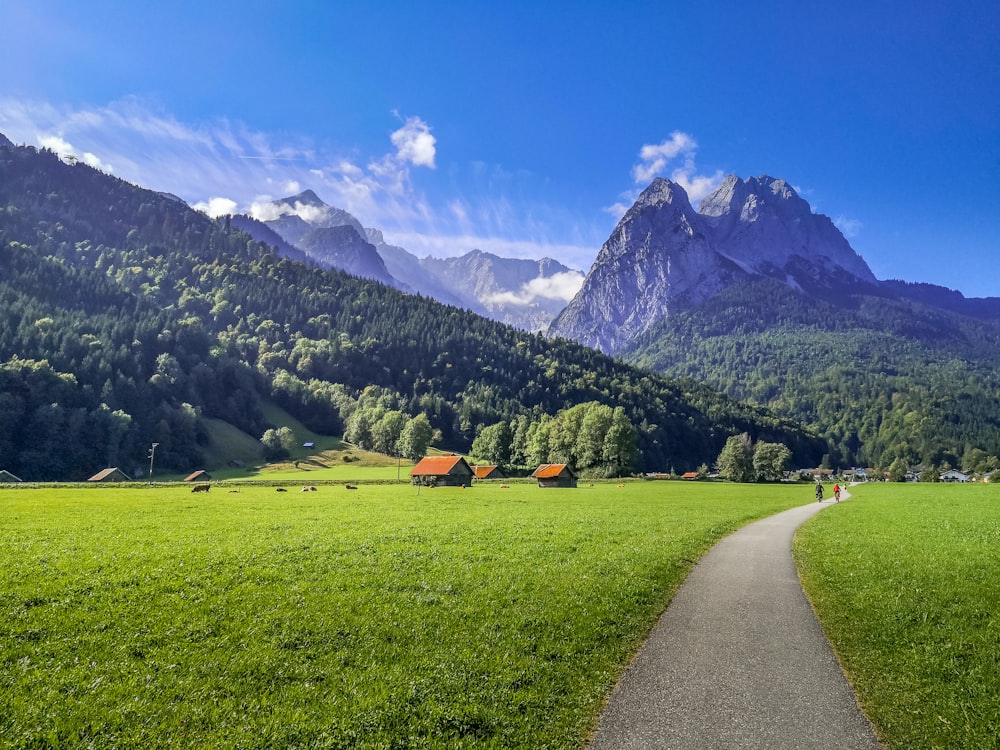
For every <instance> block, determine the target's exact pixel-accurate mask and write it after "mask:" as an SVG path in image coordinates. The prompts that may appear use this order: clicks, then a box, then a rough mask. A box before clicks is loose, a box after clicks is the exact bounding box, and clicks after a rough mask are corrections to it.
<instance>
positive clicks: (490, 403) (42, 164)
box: [0, 147, 826, 479]
mask: <svg viewBox="0 0 1000 750" xmlns="http://www.w3.org/2000/svg"><path fill="white" fill-rule="evenodd" d="M264 399H274V400H275V401H277V402H278V403H280V404H281V405H282V406H284V407H285V408H286V409H288V410H289V411H291V412H292V413H293V414H295V415H296V416H297V417H299V418H300V419H302V420H304V421H306V422H307V423H308V424H309V425H310V427H312V428H313V429H316V430H317V431H322V432H326V433H329V434H340V433H341V432H342V431H343V429H344V426H345V422H346V420H347V419H349V418H350V416H351V415H352V414H353V413H354V412H355V411H356V410H357V409H359V408H378V409H382V410H383V411H400V412H402V413H403V414H404V415H407V416H409V417H412V416H415V415H417V414H425V415H426V416H427V418H428V419H429V421H430V424H431V425H432V426H433V427H434V428H435V429H436V430H438V431H439V432H440V435H441V444H442V445H443V446H445V447H448V448H452V449H456V450H465V449H467V448H468V447H469V446H470V445H471V443H472V440H473V439H474V438H475V436H476V433H477V430H478V429H479V428H481V427H482V426H484V425H493V424H496V423H499V422H502V421H509V422H512V423H513V422H515V421H516V420H517V419H518V418H519V417H522V416H524V415H530V416H531V417H532V418H533V419H534V418H539V417H541V416H542V415H555V414H557V413H558V412H559V411H560V410H563V409H567V408H570V407H572V406H575V405H577V404H582V403H586V402H599V403H601V404H606V405H608V406H611V407H621V409H622V410H623V412H624V414H625V415H627V417H628V419H629V420H630V422H631V423H632V424H633V425H634V426H635V428H636V430H637V445H638V453H637V458H636V463H635V465H634V466H633V467H632V468H634V469H637V470H669V469H671V468H674V469H676V470H684V469H689V468H694V467H696V466H698V465H699V464H701V463H704V462H711V461H713V460H714V459H715V457H716V456H717V455H718V453H719V450H720V449H721V447H722V445H723V444H724V442H725V440H726V438H727V437H728V436H729V435H731V434H735V433H740V432H744V431H746V432H749V433H750V434H751V435H752V436H753V437H754V438H759V439H766V440H769V441H779V442H784V443H786V444H787V445H788V446H789V447H790V448H791V449H792V451H793V452H794V454H795V460H796V462H798V463H800V464H810V463H815V462H816V461H818V460H819V457H820V456H821V455H822V453H823V452H824V451H825V450H826V449H825V446H824V444H823V442H822V441H820V440H818V439H816V438H815V437H812V436H810V435H809V434H808V433H806V432H804V431H802V430H801V429H800V428H798V427H797V426H796V425H795V424H794V423H792V422H790V421H788V420H782V419H777V418H774V417H772V416H770V415H769V414H768V413H767V412H765V411H763V410H760V409H755V408H751V407H747V406H745V405H742V404H739V403H737V402H734V401H732V400H730V399H729V398H726V397H723V396H721V395H720V394H718V393H717V392H715V391H713V390H711V389H709V388H707V387H704V386H701V385H698V384H696V383H694V382H693V381H682V382H677V381H672V380H668V379H666V378H663V377H660V376H655V375H650V374H648V373H646V372H643V371H640V370H637V369H634V368H632V367H630V366H626V365H623V364H621V363H619V362H617V361H615V360H612V359H610V358H608V357H605V356H603V355H601V354H599V353H597V352H594V351H592V350H589V349H586V348H584V347H581V346H579V345H576V344H573V343H570V342H566V341H561V340H557V341H550V340H547V339H545V338H543V337H541V336H534V335H529V334H525V333H523V332H519V331H516V330H514V329H512V328H508V327H505V326H503V325H500V324H497V323H493V322H491V321H488V320H486V319H484V318H481V317H478V316H476V315H473V314H471V313H468V312H465V311H462V310H459V309H456V308H451V307H446V306H444V305H441V304H439V303H436V302H433V301H431V300H427V299H424V298H421V297H419V296H407V295H405V294H403V293H401V292H399V291H396V290H394V289H390V288H388V287H384V286H381V285H379V284H376V283H373V282H368V281H363V280H361V279H357V278H354V277H350V276H347V275H344V274H341V273H338V272H331V271H323V270H320V269H316V268H310V267H307V266H305V265H303V264H301V263H298V262H295V261H292V260H289V259H282V258H279V257H278V255H277V254H276V253H275V252H274V251H273V249H272V248H271V247H269V246H267V245H264V244H262V243H258V242H255V241H254V240H252V239H251V238H250V237H249V236H248V235H246V234H245V233H243V232H242V231H239V230H238V229H236V228H235V227H233V226H232V225H231V224H230V223H229V222H228V221H227V220H219V221H212V220H210V219H208V218H207V217H205V216H204V215H202V214H199V213H197V212H195V211H192V210H190V209H189V208H188V207H187V206H186V205H184V204H183V203H180V202H178V201H176V200H174V199H172V198H170V197H166V196H163V195H161V194H158V193H154V192H151V191H148V190H144V189H141V188H138V187H136V186H133V185H130V184H128V183H125V182H123V181H121V180H118V179H116V178H113V177H109V176H107V175H105V174H102V173H100V172H97V171H95V170H93V169H91V168H90V167H87V166H85V165H83V164H65V163H63V162H62V161H60V160H59V159H58V158H57V157H56V156H55V155H54V154H52V153H51V152H48V151H37V150H35V149H33V148H9V147H6V148H0V468H3V469H7V470H8V471H11V472H13V473H15V474H17V475H18V476H21V477H22V478H24V479H81V478H85V477H86V476H89V475H90V474H92V473H93V472H95V471H96V470H97V469H99V468H102V467H104V466H110V465H119V466H122V467H123V468H125V469H126V470H132V471H135V470H136V469H137V468H141V467H142V466H143V464H144V462H145V456H146V451H147V450H148V447H149V444H150V443H151V442H154V441H155V442H158V443H159V444H160V445H159V448H158V449H157V453H156V456H157V464H158V466H162V467H163V468H164V469H168V468H169V469H173V470H177V471H185V470H188V469H191V468H199V466H198V464H199V462H200V459H201V447H202V445H203V443H204V440H205V429H204V423H203V419H204V417H215V418H219V419H223V420H225V421H227V422H230V423H232V424H234V425H236V426H238V427H239V428H241V429H243V430H244V431H246V432H248V433H250V434H252V435H254V436H255V437H258V436H260V435H261V434H262V433H263V432H264V431H265V430H266V429H268V428H269V427H272V426H273V425H269V424H268V423H267V422H266V420H265V418H264V417H263V415H262V411H261V408H260V406H261V402H262V400H264ZM372 404H376V405H377V406H372ZM522 421H523V420H522Z"/></svg>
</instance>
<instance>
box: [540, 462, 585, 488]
mask: <svg viewBox="0 0 1000 750" xmlns="http://www.w3.org/2000/svg"><path fill="white" fill-rule="evenodd" d="M531 476H533V477H535V479H537V480H538V486H539V487H576V472H575V471H573V469H571V468H570V467H569V466H567V465H566V464H542V465H541V466H539V467H538V468H537V469H535V472H534V473H533V474H532V475H531Z"/></svg>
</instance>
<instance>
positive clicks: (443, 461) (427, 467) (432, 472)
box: [410, 456, 465, 477]
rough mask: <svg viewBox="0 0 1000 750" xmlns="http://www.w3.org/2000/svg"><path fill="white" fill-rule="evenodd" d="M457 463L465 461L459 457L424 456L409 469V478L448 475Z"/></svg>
mask: <svg viewBox="0 0 1000 750" xmlns="http://www.w3.org/2000/svg"><path fill="white" fill-rule="evenodd" d="M459 462H461V463H463V464H464V463H465V459H464V458H462V457H461V456H425V457H424V458H421V459H420V460H419V461H418V462H417V465H416V466H414V467H413V468H412V469H410V476H411V477H418V476H434V477H440V476H444V475H445V474H450V473H451V472H452V470H453V469H454V468H455V467H456V466H458V464H459Z"/></svg>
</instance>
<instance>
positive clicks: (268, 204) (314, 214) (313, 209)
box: [247, 195, 326, 222]
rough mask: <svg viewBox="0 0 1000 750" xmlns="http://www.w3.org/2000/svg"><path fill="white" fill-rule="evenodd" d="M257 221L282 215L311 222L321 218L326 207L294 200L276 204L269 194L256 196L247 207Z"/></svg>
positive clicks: (269, 219) (277, 217)
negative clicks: (288, 202) (291, 203)
mask: <svg viewBox="0 0 1000 750" xmlns="http://www.w3.org/2000/svg"><path fill="white" fill-rule="evenodd" d="M247 213H249V214H250V215H251V216H252V217H253V218H255V219H257V221H274V220H275V219H280V218H281V217H282V216H298V217H299V218H301V219H303V220H304V221H308V222H312V221H315V220H317V219H321V218H323V215H324V214H325V213H326V209H325V208H323V207H322V206H310V205H307V204H305V203H302V202H301V201H295V203H294V204H293V205H289V204H287V203H281V204H276V203H274V199H273V198H271V197H270V196H266V195H262V196H258V197H257V199H256V200H255V201H253V202H252V203H251V204H250V207H249V209H247Z"/></svg>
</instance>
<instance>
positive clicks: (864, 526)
mask: <svg viewBox="0 0 1000 750" xmlns="http://www.w3.org/2000/svg"><path fill="white" fill-rule="evenodd" d="M851 493H852V495H853V498H852V500H851V501H849V502H845V503H841V504H840V505H839V506H837V507H834V508H830V509H828V510H827V511H825V512H823V513H821V514H819V516H817V517H816V518H814V519H812V520H811V521H810V522H809V523H807V524H806V525H805V526H804V527H803V528H802V529H801V530H800V531H799V534H798V536H797V538H796V547H795V554H796V560H797V563H798V565H799V569H800V573H801V575H802V580H803V585H804V587H805V589H806V592H807V593H808V595H809V597H810V599H811V600H812V602H813V606H814V607H815V609H816V610H817V613H818V615H819V617H820V620H821V622H822V623H823V627H824V629H825V630H826V633H827V636H828V637H829V638H830V640H831V642H832V643H833V646H834V649H835V650H836V651H837V652H838V654H839V656H840V658H841V662H842V664H843V665H844V667H845V669H846V671H847V673H848V674H849V675H850V677H851V680H852V682H853V684H854V686H855V689H856V690H857V692H858V696H859V702H860V703H861V705H862V707H863V708H864V710H865V713H867V714H868V716H869V717H870V718H871V719H872V721H873V723H874V724H875V725H876V728H877V731H878V733H879V736H880V738H881V739H882V740H883V742H884V743H885V745H886V747H888V748H890V749H891V750H913V749H914V748H928V749H930V748H955V749H958V748H963V749H964V748H967V749H968V750H981V749H982V748H996V747H1000V739H998V738H1000V489H998V487H997V486H996V485H995V484H994V485H971V486H970V485H941V484H894V485H884V484H880V485H865V486H860V487H852V488H851Z"/></svg>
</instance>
